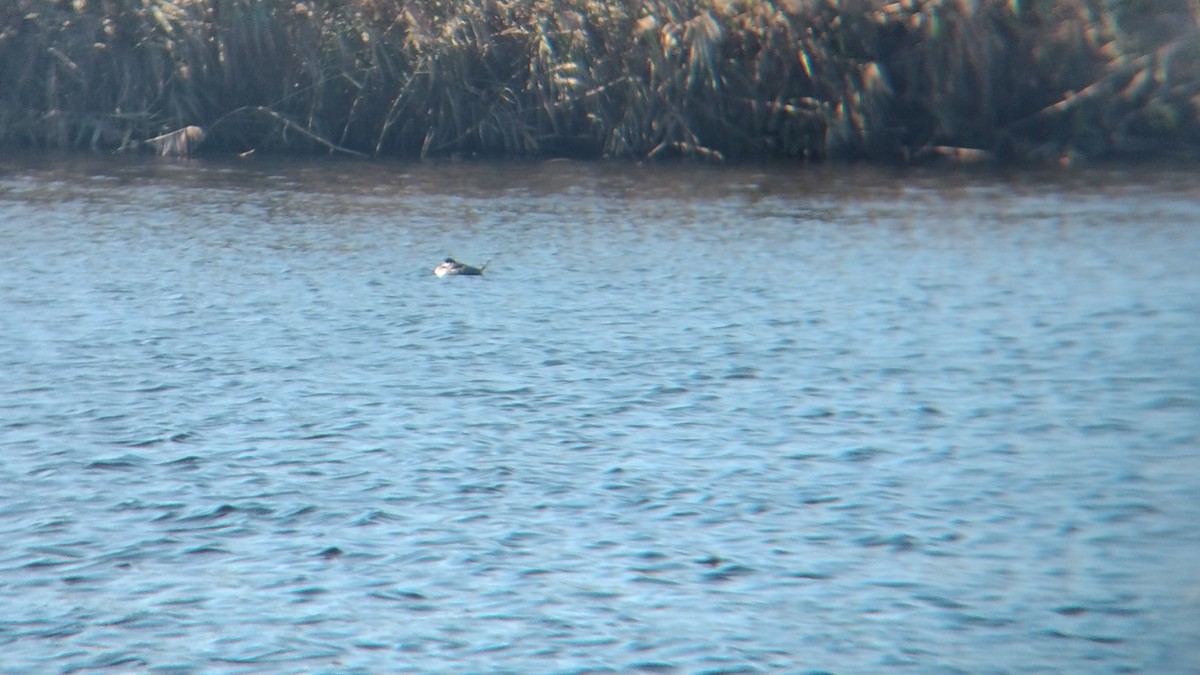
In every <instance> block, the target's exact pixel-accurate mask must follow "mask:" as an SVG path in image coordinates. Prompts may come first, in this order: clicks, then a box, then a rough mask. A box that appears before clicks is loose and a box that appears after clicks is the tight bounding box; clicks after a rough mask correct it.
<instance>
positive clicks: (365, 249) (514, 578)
mask: <svg viewBox="0 0 1200 675" xmlns="http://www.w3.org/2000/svg"><path fill="white" fill-rule="evenodd" d="M1194 184H1195V180H1194V175H1192V174H1189V173H1186V172H1180V171H1172V170H1158V171H1149V172H1145V173H1141V174H1135V175H1123V174H1121V173H1119V172H1115V171H1104V170H1097V171H1088V172H1076V173H1071V174H1044V175H1039V174H1030V173H1024V174H1017V175H997V174H939V173H922V172H900V171H894V172H893V171H879V170H868V169H862V168H858V167H826V168H819V169H817V168H807V167H805V168H802V169H795V168H786V167H756V168H707V167H702V168H697V167H686V166H659V167H649V168H647V167H640V166H633V165H590V164H570V163H549V164H532V163H531V164H504V165H496V164H445V165H442V164H428V165H408V164H365V163H358V164H350V163H337V162H324V163H314V164H302V163H279V164H270V163H246V164H221V163H171V164H164V163H160V162H152V161H151V162H147V161H140V160H139V161H136V162H124V161H120V162H113V161H107V160H106V161H104V162H93V161H90V160H79V159H75V158H73V159H71V160H70V161H60V160H45V159H31V160H8V161H7V162H6V163H3V164H0V308H2V309H3V311H2V312H0V375H3V382H2V384H0V481H2V485H3V486H5V487H3V488H0V490H3V494H4V498H3V500H2V501H0V533H2V535H3V540H4V541H5V544H6V545H5V546H4V548H3V550H2V551H0V571H2V574H3V576H2V579H3V584H0V599H2V601H3V605H4V606H5V607H6V611H5V613H4V614H5V615H4V616H3V617H0V644H2V645H3V646H4V649H5V654H6V658H5V659H4V666H3V667H2V668H0V671H3V672H14V673H16V672H22V673H23V672H31V671H37V672H46V671H51V672H56V671H66V672H75V671H86V670H89V669H102V668H111V669H115V670H135V669H147V670H151V671H152V672H222V671H229V672H266V671H270V672H311V671H322V672H393V671H398V670H405V669H407V670H412V671H418V672H427V671H452V672H570V673H577V672H591V671H609V672H612V671H617V672H624V671H628V672H710V673H718V672H722V673H723V672H767V671H779V672H803V671H806V670H810V669H811V670H818V671H819V670H827V671H836V672H879V671H882V670H890V669H894V668H907V670H909V671H913V672H1029V671H1049V672H1061V671H1068V672H1071V671H1073V672H1146V673H1174V672H1178V673H1183V672H1192V671H1194V670H1195V669H1197V668H1198V667H1200V661H1197V657H1196V656H1195V655H1194V649H1193V648H1192V647H1193V645H1195V644H1197V643H1198V642H1200V622H1198V621H1197V614H1196V610H1195V608H1196V607H1197V606H1200V604H1198V603H1200V582H1198V580H1197V578H1196V574H1195V565H1194V559H1195V557H1196V554H1197V553H1200V535H1198V534H1197V532H1196V529H1195V523H1196V522H1197V516H1200V508H1198V506H1197V501H1196V499H1195V495H1196V490H1195V488H1196V485H1197V480H1198V479H1200V459H1198V452H1200V451H1198V446H1200V444H1198V442H1197V441H1198V438H1200V436H1198V434H1200V343H1197V341H1196V340H1195V335H1196V334H1197V332H1198V330H1200V306H1198V305H1197V303H1196V301H1195V298H1196V297H1197V291H1200V271H1198V270H1197V268H1196V266H1195V263H1194V261H1195V260H1196V259H1197V257H1200V256H1198V254H1200V229H1198V227H1200V208H1197V207H1198V205H1200V190H1198V189H1197V188H1195V187H1194ZM446 255H454V256H456V257H458V258H459V259H461V260H465V261H470V262H476V263H482V262H483V261H484V260H487V259H489V258H490V259H491V260H492V262H491V264H490V265H489V267H488V274H487V275H486V276H485V277H483V278H446V279H438V278H436V277H434V276H433V275H432V273H431V271H432V268H433V266H434V265H435V264H436V263H437V262H438V261H439V260H441V259H442V258H443V257H445V256H446Z"/></svg>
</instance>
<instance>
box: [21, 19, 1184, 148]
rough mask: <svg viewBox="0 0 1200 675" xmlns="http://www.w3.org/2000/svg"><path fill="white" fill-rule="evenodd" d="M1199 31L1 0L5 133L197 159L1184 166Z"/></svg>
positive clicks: (1072, 24)
mask: <svg viewBox="0 0 1200 675" xmlns="http://www.w3.org/2000/svg"><path fill="white" fill-rule="evenodd" d="M1198 22H1200V0H1127V1H1124V2H1116V1H1114V0H1020V1H1018V0H896V1H891V2H889V1H885V0H839V1H836V2H835V1H834V0H781V1H779V2H766V1H765V0H644V1H643V2H639V3H625V2H605V1H602V0H462V1H456V2H450V1H448V0H421V1H417V0H306V1H301V2H290V1H288V2H285V1H278V2H264V1H262V0H53V1H47V0H8V1H7V2H5V3H2V4H0V143H2V144H8V145H25V146H34V147H55V148H127V147H134V146H136V145H138V144H139V142H142V141H146V140H150V139H154V140H155V141H156V143H155V144H153V145H155V147H157V148H158V149H159V151H160V152H166V151H168V150H170V154H180V153H179V151H180V150H182V154H186V153H187V152H188V151H190V150H191V149H193V147H194V144H195V143H196V142H197V141H198V140H199V138H200V136H198V135H197V132H195V131H193V132H188V134H190V135H188V134H185V135H179V134H180V133H182V132H183V130H185V129H189V128H192V127H202V128H203V130H204V132H205V133H204V137H205V138H206V141H205V142H206V143H208V144H209V147H223V148H228V149H236V150H246V149H250V148H264V149H276V150H298V151H308V150H320V151H328V152H350V153H358V154H369V155H399V156H447V155H453V154H460V155H468V156H469V155H503V156H524V155H572V156H584V157H594V156H605V157H637V158H642V157H660V156H688V157H698V158H717V159H719V158H744V157H770V156H776V157H793V158H821V157H828V156H849V157H856V156H857V157H891V158H902V157H922V156H938V157H955V158H971V159H978V158H980V157H987V156H991V153H997V154H999V155H1001V156H1005V155H1007V156H1014V157H1029V156H1045V157H1050V158H1055V159H1057V158H1065V157H1075V156H1080V155H1108V154H1130V153H1150V152H1154V153H1161V152H1163V151H1165V150H1168V149H1169V150H1170V151H1171V152H1174V153H1179V152H1181V150H1180V149H1183V150H1182V151H1186V152H1191V151H1190V150H1188V148H1195V147H1197V142H1200V29H1198V28H1197V25H1198ZM164 139H166V140H168V141H171V143H175V142H176V141H179V140H182V139H186V140H187V141H188V142H187V143H186V144H185V145H183V146H179V145H178V144H174V145H170V147H166V146H164ZM164 148H165V149H164Z"/></svg>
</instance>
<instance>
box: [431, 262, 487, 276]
mask: <svg viewBox="0 0 1200 675" xmlns="http://www.w3.org/2000/svg"><path fill="white" fill-rule="evenodd" d="M488 262H491V261H490V260H489V261H488ZM487 266H488V263H486V262H485V263H483V264H482V265H480V266H479V267H475V266H474V265H468V264H466V263H460V262H458V261H457V260H455V259H454V258H446V259H445V260H443V261H442V264H440V265H438V266H437V267H435V268H433V273H434V274H436V275H438V276H439V277H448V276H453V275H456V274H457V275H463V276H473V277H477V276H480V275H482V274H483V270H485V269H487Z"/></svg>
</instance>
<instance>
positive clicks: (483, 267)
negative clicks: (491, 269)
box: [479, 258, 492, 272]
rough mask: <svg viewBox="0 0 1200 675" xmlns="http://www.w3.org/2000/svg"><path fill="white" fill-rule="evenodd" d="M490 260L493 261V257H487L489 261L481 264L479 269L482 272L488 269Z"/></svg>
mask: <svg viewBox="0 0 1200 675" xmlns="http://www.w3.org/2000/svg"><path fill="white" fill-rule="evenodd" d="M490 262H492V259H491V258H488V259H487V262H485V263H483V264H482V265H480V266H479V271H480V272H483V271H484V270H486V269H487V266H488V263H490Z"/></svg>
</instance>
